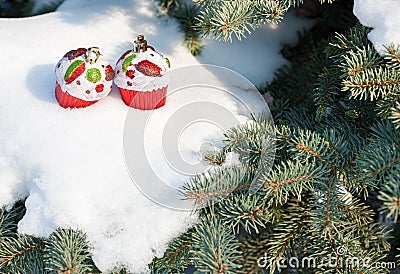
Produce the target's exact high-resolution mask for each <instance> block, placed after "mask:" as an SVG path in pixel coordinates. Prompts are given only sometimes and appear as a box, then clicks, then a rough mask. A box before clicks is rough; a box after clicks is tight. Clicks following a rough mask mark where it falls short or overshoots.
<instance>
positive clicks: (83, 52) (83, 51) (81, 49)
mask: <svg viewBox="0 0 400 274" xmlns="http://www.w3.org/2000/svg"><path fill="white" fill-rule="evenodd" d="M86 52H87V49H85V48H79V49H77V50H76V57H78V56H80V55H82V54H86Z"/></svg>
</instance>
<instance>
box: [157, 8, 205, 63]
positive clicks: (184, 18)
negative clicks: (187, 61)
mask: <svg viewBox="0 0 400 274" xmlns="http://www.w3.org/2000/svg"><path fill="white" fill-rule="evenodd" d="M159 4H160V7H161V8H162V9H163V10H164V11H166V13H167V14H168V15H169V16H171V17H173V18H175V19H176V20H177V22H178V23H179V29H180V31H181V32H183V34H184V37H183V44H185V45H186V47H187V48H188V49H189V51H190V52H191V53H192V54H193V55H195V56H196V55H199V54H201V51H202V49H203V47H204V46H203V44H202V42H201V38H200V33H199V32H198V31H197V30H195V28H194V26H195V18H196V16H197V15H198V14H199V8H198V7H196V6H194V5H193V4H188V3H186V2H181V0H159Z"/></svg>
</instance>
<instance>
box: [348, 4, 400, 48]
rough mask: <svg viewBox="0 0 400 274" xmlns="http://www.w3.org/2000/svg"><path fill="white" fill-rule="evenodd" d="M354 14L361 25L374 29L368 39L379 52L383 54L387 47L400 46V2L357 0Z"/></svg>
mask: <svg viewBox="0 0 400 274" xmlns="http://www.w3.org/2000/svg"><path fill="white" fill-rule="evenodd" d="M353 12H354V14H355V15H356V16H357V18H358V19H359V20H360V22H361V24H363V25H364V26H366V27H371V28H373V30H372V31H371V32H370V33H369V34H368V38H369V40H370V41H371V42H372V43H373V44H374V47H375V49H376V50H377V51H378V52H380V53H381V54H383V53H384V50H385V46H386V47H388V46H390V45H391V44H400V32H399V28H400V17H399V14H400V1H398V0H380V1H379V3H378V2H377V1H374V0H355V1H354V10H353Z"/></svg>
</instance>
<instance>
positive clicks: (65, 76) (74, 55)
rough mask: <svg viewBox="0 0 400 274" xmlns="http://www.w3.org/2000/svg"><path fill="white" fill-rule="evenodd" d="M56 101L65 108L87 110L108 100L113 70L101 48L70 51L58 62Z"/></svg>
mask: <svg viewBox="0 0 400 274" xmlns="http://www.w3.org/2000/svg"><path fill="white" fill-rule="evenodd" d="M55 73H56V98H57V101H58V103H59V104H60V106H62V107H63V108H84V107H87V106H90V105H93V104H94V103H96V102H97V101H98V100H100V99H103V98H104V97H106V96H107V95H108V94H109V93H110V91H111V86H112V80H113V79H114V70H113V68H112V67H111V66H110V64H108V62H107V61H106V60H105V58H104V57H103V56H102V55H101V54H100V51H99V48H97V47H92V48H88V49H86V48H79V49H77V50H71V51H69V52H68V53H66V54H65V55H64V57H63V58H62V59H61V60H60V61H59V62H58V63H57V66H56V69H55Z"/></svg>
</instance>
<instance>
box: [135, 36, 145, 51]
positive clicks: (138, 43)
mask: <svg viewBox="0 0 400 274" xmlns="http://www.w3.org/2000/svg"><path fill="white" fill-rule="evenodd" d="M146 50H147V41H146V40H145V39H144V35H142V34H141V35H138V36H137V37H136V40H135V41H134V42H133V51H134V52H136V53H138V52H145V51H146Z"/></svg>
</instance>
